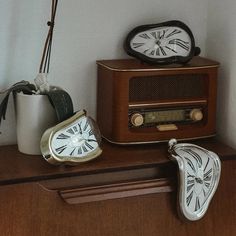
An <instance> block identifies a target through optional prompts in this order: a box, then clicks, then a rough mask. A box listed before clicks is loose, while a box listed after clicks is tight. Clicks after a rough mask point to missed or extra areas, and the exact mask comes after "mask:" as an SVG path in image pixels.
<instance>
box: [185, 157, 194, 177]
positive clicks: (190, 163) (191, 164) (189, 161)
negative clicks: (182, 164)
mask: <svg viewBox="0 0 236 236" xmlns="http://www.w3.org/2000/svg"><path fill="white" fill-rule="evenodd" d="M186 160H187V163H188V165H189V166H190V168H191V169H192V170H193V171H194V173H196V168H195V166H194V165H193V163H192V161H191V160H190V159H189V158H187V157H186Z"/></svg>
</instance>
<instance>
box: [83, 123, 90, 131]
mask: <svg viewBox="0 0 236 236" xmlns="http://www.w3.org/2000/svg"><path fill="white" fill-rule="evenodd" d="M88 125H89V124H88V121H86V123H85V126H84V128H83V131H85V130H86V129H87V128H88Z"/></svg>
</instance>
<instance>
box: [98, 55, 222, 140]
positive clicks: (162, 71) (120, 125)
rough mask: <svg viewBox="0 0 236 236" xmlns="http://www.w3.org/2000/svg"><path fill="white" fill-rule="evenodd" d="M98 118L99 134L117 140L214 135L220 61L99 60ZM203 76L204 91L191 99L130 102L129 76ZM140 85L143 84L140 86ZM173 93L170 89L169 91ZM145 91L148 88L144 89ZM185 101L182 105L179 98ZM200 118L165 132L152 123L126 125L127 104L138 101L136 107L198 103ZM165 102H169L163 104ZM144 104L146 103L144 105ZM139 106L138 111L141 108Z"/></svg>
mask: <svg viewBox="0 0 236 236" xmlns="http://www.w3.org/2000/svg"><path fill="white" fill-rule="evenodd" d="M97 64H98V86H97V122H98V125H99V128H100V131H101V133H102V135H103V136H104V137H105V138H106V139H107V140H109V141H111V142H113V143H119V144H127V143H138V142H154V141H163V140H165V141H166V140H168V139H170V138H173V137H175V138H177V139H189V138H196V137H198V138H201V137H206V136H212V135H215V132H216V129H215V128H216V127H215V126H216V121H215V115H216V95H217V70H218V67H219V63H218V62H215V61H212V60H208V59H206V58H202V57H194V58H193V59H192V60H191V61H190V62H189V63H188V64H186V65H168V66H156V65H155V66H151V65H147V64H145V63H141V62H139V61H137V60H134V59H125V60H104V61H98V62H97ZM193 74H194V75H198V76H203V75H204V78H205V77H206V79H205V83H204V84H205V85H204V89H203V90H204V91H205V90H206V91H205V93H204V95H202V96H201V97H197V98H195V99H194V101H193V99H189V102H188V103H187V104H186V102H187V99H186V98H184V97H183V99H181V98H176V99H169V100H167V99H166V98H165V99H163V100H162V99H161V100H160V99H158V100H153V101H146V100H144V101H139V102H138V103H137V102H135V101H134V102H130V100H129V89H130V88H129V81H130V79H131V78H140V77H141V78H143V80H145V78H147V77H156V78H160V77H161V76H167V77H168V76H169V77H170V76H178V78H179V79H180V80H181V78H183V76H191V75H193ZM140 89H142V88H140ZM171 93H173V91H171ZM147 94H148V91H147ZM181 101H182V102H184V103H185V105H183V104H182V105H181V104H180V102H181ZM203 101H204V105H203V106H201V105H200V107H202V110H203V113H204V115H203V120H202V121H200V122H198V123H190V124H188V125H186V124H177V127H178V130H171V131H166V132H161V131H159V130H158V129H157V128H156V127H155V126H153V127H131V128H130V127H129V108H130V107H132V106H136V105H139V107H138V111H139V110H140V109H141V110H142V109H146V108H150V107H151V108H155V109H159V108H162V109H163V107H164V108H165V109H170V108H176V107H181V106H182V107H183V108H184V107H186V106H191V105H192V106H193V105H196V103H198V104H201V103H203ZM164 103H167V104H168V105H163V104H164ZM143 104H145V105H143ZM141 110H140V111H141Z"/></svg>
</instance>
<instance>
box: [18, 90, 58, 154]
mask: <svg viewBox="0 0 236 236" xmlns="http://www.w3.org/2000/svg"><path fill="white" fill-rule="evenodd" d="M15 109H16V133H17V144H18V149H19V151H20V152H22V153H25V154H30V155H40V154H41V151H40V140H41V137H42V135H43V133H44V131H45V130H46V129H48V128H49V127H51V126H53V125H55V124H56V122H57V119H56V113H55V110H54V109H53V107H52V105H51V103H50V102H49V100H48V97H47V96H46V95H26V94H23V93H22V92H21V93H17V94H16V97H15Z"/></svg>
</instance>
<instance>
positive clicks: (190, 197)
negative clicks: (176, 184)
mask: <svg viewBox="0 0 236 236" xmlns="http://www.w3.org/2000/svg"><path fill="white" fill-rule="evenodd" d="M192 199H193V191H192V192H191V193H190V194H189V195H188V197H187V199H186V203H187V206H189V204H190V202H191V201H192Z"/></svg>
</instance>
